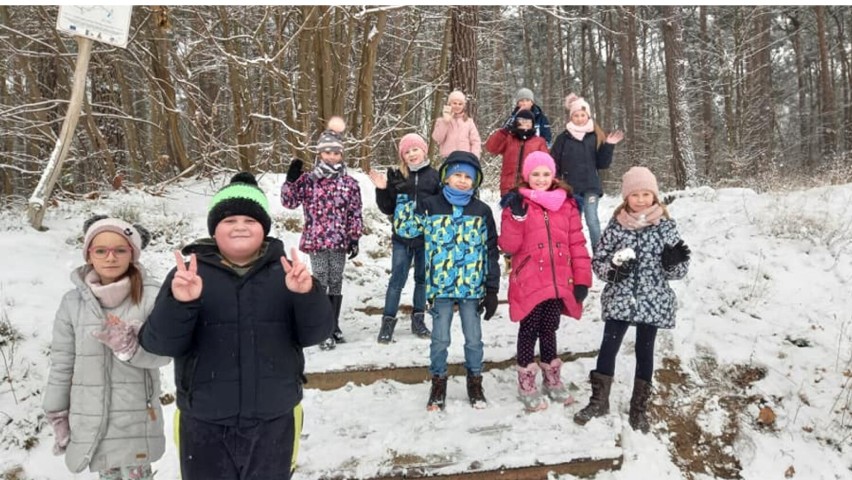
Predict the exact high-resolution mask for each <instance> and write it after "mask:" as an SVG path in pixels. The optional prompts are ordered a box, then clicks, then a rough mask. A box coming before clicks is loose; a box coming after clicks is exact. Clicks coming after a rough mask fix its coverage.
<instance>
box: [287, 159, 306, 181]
mask: <svg viewBox="0 0 852 480" xmlns="http://www.w3.org/2000/svg"><path fill="white" fill-rule="evenodd" d="M302 165H303V164H302V161H301V160H299V159H298V158H297V159H295V160H293V161H292V162H290V168H288V169H287V182H288V183H293V182H295V181H296V180H298V179H299V177H301V176H302Z"/></svg>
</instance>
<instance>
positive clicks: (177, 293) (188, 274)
mask: <svg viewBox="0 0 852 480" xmlns="http://www.w3.org/2000/svg"><path fill="white" fill-rule="evenodd" d="M175 262H177V271H176V272H175V276H174V278H172V296H173V297H175V300H177V301H179V302H191V301H193V300H197V299H198V297H200V296H201V289H202V287H203V284H202V282H201V277H199V276H198V262H197V261H196V259H195V254H194V253H193V254H192V255H190V256H189V268H187V266H186V263H184V261H183V255H181V254H180V251H179V250H175Z"/></svg>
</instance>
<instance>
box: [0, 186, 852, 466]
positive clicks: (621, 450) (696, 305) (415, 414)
mask: <svg viewBox="0 0 852 480" xmlns="http://www.w3.org/2000/svg"><path fill="white" fill-rule="evenodd" d="M353 175H354V176H355V177H356V178H357V179H358V180H359V182H360V183H361V187H362V197H363V200H364V205H365V210H364V219H365V225H366V228H367V232H368V233H369V234H368V235H366V236H365V237H364V238H363V239H362V240H361V253H360V255H359V256H358V257H357V258H356V259H355V261H354V262H351V263H348V264H347V266H346V272H345V280H344V300H343V309H344V313H343V318H342V320H341V323H342V328H343V331H344V333H345V334H346V336H347V339H348V340H349V343H346V344H343V345H340V346H338V348H337V349H336V350H333V351H330V352H325V351H320V350H319V349H318V348H310V349H308V350H307V351H306V358H307V370H308V373H309V377H310V378H316V379H317V382H315V385H317V386H321V382H320V381H319V379H320V378H321V377H322V376H323V375H324V374H325V372H345V371H353V372H349V373H340V375H343V378H344V379H345V378H346V375H351V376H352V381H351V382H348V383H347V382H345V381H344V382H343V383H342V386H341V387H340V388H334V389H331V390H319V389H316V388H311V384H310V383H309V384H308V385H307V386H308V387H309V388H308V389H307V390H306V392H305V401H304V406H305V412H306V421H305V427H304V431H303V436H302V442H301V455H300V457H299V469H298V470H297V474H296V476H295V477H294V478H297V479H316V478H321V477H323V476H326V477H334V476H338V477H340V478H343V477H346V478H370V477H380V476H389V475H392V474H399V473H403V472H405V471H411V472H413V473H416V472H421V473H422V472H427V473H457V472H463V471H477V470H490V469H495V468H498V467H501V466H502V467H517V466H523V465H531V464H536V463H538V464H545V465H549V464H560V463H565V462H570V461H571V460H573V459H578V458H590V459H595V458H599V459H609V458H618V459H619V463H620V469H618V470H612V471H608V470H603V471H601V472H600V473H598V474H597V476H596V477H595V478H597V479H598V480H635V479H672V480H674V479H681V478H693V479H710V478H743V479H754V480H763V479H782V478H797V479H807V480H812V479H814V480H815V479H849V478H852V294H850V292H852V184H850V185H843V186H837V187H824V188H816V189H811V190H807V191H800V192H792V193H784V194H772V193H767V194H756V193H755V192H753V191H751V190H745V189H722V190H714V189H711V188H707V187H702V188H698V189H694V190H689V191H683V192H670V193H672V194H673V195H675V196H676V200H675V201H674V202H673V203H672V204H671V207H670V212H671V214H672V216H673V217H674V218H675V219H676V220H677V221H678V227H679V230H680V232H681V234H682V236H683V237H684V239H685V240H686V242H687V243H688V244H689V246H690V247H691V249H692V252H693V260H692V263H691V270H690V273H689V275H688V276H687V278H686V279H684V280H682V281H679V282H673V283H672V286H673V288H674V289H675V291H676V292H677V295H678V300H679V311H678V326H677V328H675V329H674V330H668V331H662V330H661V331H660V334H659V335H658V337H657V338H658V341H657V353H656V368H657V374H656V377H655V390H656V395H655V397H654V398H653V400H652V403H653V406H652V408H651V416H652V420H653V424H652V432H651V433H650V434H648V435H642V434H639V433H636V432H633V431H632V430H631V429H630V427H629V426H627V421H626V418H627V408H628V400H629V395H630V391H631V388H632V372H633V367H634V365H635V362H634V360H633V350H632V348H633V332H632V330H631V331H630V332H628V335H627V337H626V339H625V344H624V346H623V347H622V351H621V353H620V357H619V360H618V364H617V372H616V381H615V383H614V385H613V393H612V396H611V405H612V408H611V409H612V413H611V414H610V415H608V416H607V417H605V418H603V419H599V420H593V421H592V422H590V423H589V424H587V425H586V426H585V427H580V426H577V425H575V424H574V423H573V422H572V420H571V417H572V415H573V414H574V412H576V410H577V409H579V408H581V407H582V406H583V405H584V404H585V402H586V400H587V399H588V395H589V387H588V384H587V382H586V378H587V375H588V371H589V370H590V369H591V368H593V366H594V361H595V358H594V352H595V350H596V349H597V348H598V345H599V342H600V336H601V332H602V329H603V324H602V323H601V321H600V305H599V295H600V290H601V288H602V284H601V283H600V282H598V283H596V284H595V285H594V286H593V288H592V290H591V293H590V295H589V298H588V299H587V300H586V308H587V311H586V313H585V315H584V318H583V320H582V321H579V322H577V321H574V320H572V319H568V318H564V317H563V323H562V326H561V327H560V329H559V332H558V341H559V348H560V352H561V353H562V354H563V357H565V358H568V357H570V358H571V359H574V360H573V361H571V362H568V363H567V364H566V366H565V368H564V370H563V378H564V379H566V380H569V381H570V382H572V383H573V384H574V385H575V386H576V387H577V390H576V391H575V392H574V395H575V397H577V399H578V404H576V405H573V406H570V407H568V408H563V407H561V406H557V405H551V406H550V408H548V409H547V410H545V411H543V412H539V413H535V414H525V413H523V411H522V408H521V404H520V403H519V402H518V401H517V400H516V399H515V392H516V388H517V382H516V376H515V374H514V371H513V370H512V369H511V368H510V367H507V366H506V365H509V364H510V363H511V358H512V357H513V355H514V353H515V339H516V337H515V336H516V333H517V326H516V325H515V324H512V323H511V322H510V321H509V320H508V307H507V306H506V305H505V303H501V305H500V307H499V308H498V311H497V315H496V316H495V317H494V318H493V319H492V320H491V321H489V322H485V323H484V324H483V337H484V338H483V340H484V342H485V360H486V362H494V363H495V364H498V367H497V368H492V369H490V370H488V371H486V372H485V374H484V377H485V381H484V388H485V395H486V397H488V399H489V402H490V404H489V407H488V408H487V409H485V410H482V411H477V410H473V409H471V408H470V407H469V406H468V404H467V400H466V396H465V393H464V383H463V377H454V378H453V379H451V381H450V384H449V387H448V407H447V409H446V411H445V412H442V413H437V414H428V413H427V412H426V410H425V404H426V400H427V397H428V391H429V386H428V384H427V382H426V381H427V378H426V375H425V374H424V375H423V377H422V381H420V382H419V383H418V382H417V381H415V382H410V381H397V380H378V381H375V382H373V381H369V382H367V381H361V380H359V379H361V378H363V377H361V376H359V374H358V373H357V372H355V371H357V370H363V369H369V370H374V369H382V368H395V367H396V368H400V367H415V368H416V367H425V366H428V362H429V359H428V349H429V342H428V340H422V339H417V338H415V337H414V336H413V335H411V334H410V333H409V331H408V328H407V326H408V325H407V321H401V322H400V324H399V325H398V326H397V332H396V342H395V343H393V344H391V345H379V344H377V343H376V334H377V333H378V326H379V323H380V318H381V307H382V305H383V303H384V293H385V288H386V286H387V279H388V277H389V272H390V257H389V251H390V249H389V245H390V238H389V237H390V235H389V230H390V226H389V223H388V221H387V219H386V217H385V216H384V215H382V214H381V213H380V212H379V211H378V209H377V208H376V206H375V197H374V190H373V188H372V184H371V183H370V182H369V180H368V179H367V177H366V175H363V174H360V173H354V174H353ZM283 180H284V176H283V175H265V176H263V177H261V178H260V186H261V188H262V189H263V190H264V191H266V192H267V195H268V197H269V200H270V204H271V205H272V210H273V214H274V220H275V223H274V225H273V229H272V234H273V235H276V236H278V237H280V238H281V239H282V240H283V241H284V243H285V244H286V245H288V246H290V245H298V239H299V234H298V230H299V227H300V225H301V218H302V217H301V211H300V210H298V211H292V210H284V209H283V208H282V207H281V206H280V204H279V201H278V195H277V192H278V188H279V186H280V184H281V182H282V181H283ZM226 181H227V178H226V177H224V176H223V177H222V178H216V179H215V181H213V182H210V181H206V180H193V181H186V182H183V183H180V184H177V185H173V186H170V187H168V188H166V189H165V190H162V191H147V192H146V191H141V190H132V191H129V192H111V193H108V194H104V195H103V196H102V197H101V198H98V199H95V200H89V201H80V202H74V203H65V202H61V203H60V204H59V206H57V207H55V208H51V209H50V210H49V211H48V212H47V215H46V216H45V220H44V225H45V226H47V227H49V230H48V231H47V232H36V231H35V230H33V229H31V228H30V227H29V226H28V225H27V223H26V219H25V215H24V213H23V212H22V211H4V212H0V251H2V252H3V258H4V262H3V263H4V268H3V269H0V352H2V354H3V356H2V359H3V364H0V379H2V383H0V452H2V453H0V459H2V460H0V478H17V479H28V480H35V479H66V478H78V479H94V478H97V475H96V474H90V473H85V474H80V475H76V476H74V475H71V474H70V473H68V471H67V470H66V468H65V465H64V463H63V460H62V458H61V457H54V456H53V455H52V453H51V446H52V443H53V438H52V433H51V432H50V428H49V427H48V426H46V424H45V421H44V419H43V418H42V412H41V407H40V406H41V390H42V389H43V386H44V384H45V381H46V377H47V365H48V358H47V354H48V352H49V344H50V338H51V326H52V322H53V316H54V313H55V311H56V308H57V307H58V304H59V300H60V298H61V296H62V294H63V293H64V292H65V291H67V290H68V289H69V288H71V283H70V281H69V279H68V276H69V273H70V271H71V270H72V269H73V268H74V267H76V266H78V265H79V264H81V263H82V257H81V253H80V241H81V237H82V232H81V228H82V223H83V220H84V219H85V218H87V217H88V216H90V215H91V214H94V213H106V214H111V215H119V216H124V217H126V218H129V219H131V220H133V221H137V222H139V223H141V224H143V225H144V226H145V227H147V228H148V229H149V230H151V231H152V232H153V233H154V239H153V241H152V243H151V244H150V245H149V247H148V248H147V249H146V250H145V251H144V252H143V255H142V262H143V263H144V264H145V265H146V267H147V268H148V270H149V271H150V272H151V273H152V274H153V275H154V276H155V277H159V278H162V277H163V276H164V275H165V274H166V272H167V271H168V270H169V269H170V268H171V267H172V266H173V264H174V259H173V256H172V255H171V253H170V252H171V251H172V250H173V249H175V248H179V247H180V246H182V245H183V244H184V243H186V242H188V241H190V240H192V239H194V238H195V237H196V236H199V235H202V234H203V233H204V232H206V226H205V225H206V212H207V203H208V201H209V199H210V198H211V196H212V193H213V192H215V191H216V190H217V189H218V188H219V187H220V186H222V185H223V184H224V183H225V182H226ZM482 199H483V200H484V201H486V202H487V203H489V204H490V205H496V203H497V200H498V199H497V196H496V193H494V192H491V191H486V192H483V193H482ZM615 206H616V199H615V198H613V197H611V196H606V197H604V198H603V199H602V202H601V207H600V217H601V219H602V222H606V220H607V219H608V218H609V216H610V215H611V212H612V210H613V208H614V207H615ZM499 218H500V216H499V212H498V211H497V209H496V208H495V219H497V221H498V222H499ZM596 282H597V280H596ZM411 287H412V285H411V282H409V283H408V284H407V285H406V289H405V291H404V292H403V296H402V303H403V305H410V299H411ZM505 287H506V277H505V275H504V276H503V285H502V290H501V293H500V295H499V297H500V299H501V300H504V299H505V296H506V290H505ZM427 323H430V322H427ZM458 323H459V322H458V321H457V320H456V321H455V322H454V324H453V340H454V341H453V345H452V346H451V348H450V358H449V361H450V362H451V363H459V362H461V361H462V359H463V354H462V338H463V337H462V334H461V329H460V327H459V325H458ZM500 362H503V363H502V364H500ZM507 362H508V363H507ZM499 365H503V366H502V367H500V366H499ZM162 376H163V381H164V382H163V383H164V388H165V389H166V390H167V391H169V392H173V391H174V386H173V385H174V383H173V380H172V370H171V366H169V367H166V368H164V369H163V370H162ZM362 383H363V384H362ZM165 412H166V415H167V417H166V418H167V423H169V422H170V421H171V416H172V413H173V412H174V404H173V403H172V404H170V405H167V406H166V407H165ZM772 417H774V418H772ZM169 425H170V423H169ZM167 440H168V442H169V446H168V448H167V453H166V456H165V457H164V458H163V459H162V460H161V461H159V462H157V463H156V464H155V468H156V470H157V471H158V472H159V473H158V476H157V478H160V479H177V478H178V477H179V475H178V472H179V467H178V462H177V457H176V454H175V449H174V445H173V443H172V439H171V438H168V439H167ZM4 474H5V475H7V477H4ZM15 474H17V477H16V476H14V475H15ZM552 478H561V479H570V478H575V477H574V476H572V475H567V474H566V475H562V476H559V477H556V476H553V477H552Z"/></svg>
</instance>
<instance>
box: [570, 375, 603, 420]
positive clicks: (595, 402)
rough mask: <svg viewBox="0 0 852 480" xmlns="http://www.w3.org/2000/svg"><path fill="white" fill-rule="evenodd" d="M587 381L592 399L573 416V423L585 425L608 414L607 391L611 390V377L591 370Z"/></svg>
mask: <svg viewBox="0 0 852 480" xmlns="http://www.w3.org/2000/svg"><path fill="white" fill-rule="evenodd" d="M589 381H590V382H591V383H592V398H591V399H589V404H588V405H586V406H585V407H583V409H582V410H580V411H579V412H577V413H576V414H575V415H574V423H577V424H579V425H585V424H586V423H587V422H588V421H589V420H591V419H593V418H595V417H602V416H604V415H606V414H607V413H609V390H610V388H612V377H610V376H607V375H604V374H602V373H598V372H596V371H594V370H592V372H591V373H589Z"/></svg>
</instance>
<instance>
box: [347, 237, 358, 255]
mask: <svg viewBox="0 0 852 480" xmlns="http://www.w3.org/2000/svg"><path fill="white" fill-rule="evenodd" d="M346 253H348V254H349V257H348V258H349V260H352V259H353V258H355V257H357V256H358V240H352V241H350V242H349V248H347V249H346Z"/></svg>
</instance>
